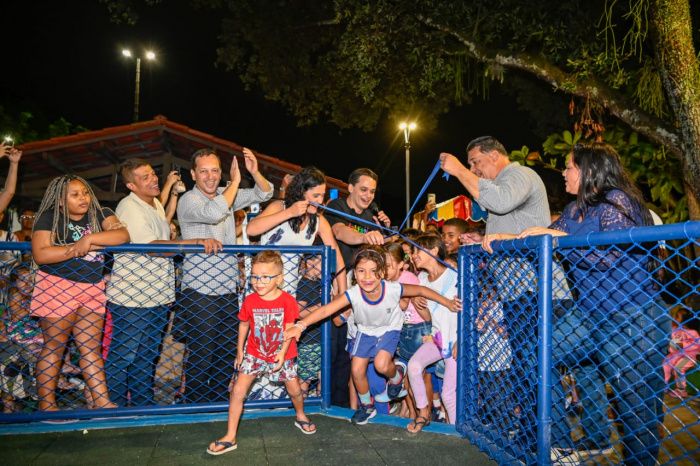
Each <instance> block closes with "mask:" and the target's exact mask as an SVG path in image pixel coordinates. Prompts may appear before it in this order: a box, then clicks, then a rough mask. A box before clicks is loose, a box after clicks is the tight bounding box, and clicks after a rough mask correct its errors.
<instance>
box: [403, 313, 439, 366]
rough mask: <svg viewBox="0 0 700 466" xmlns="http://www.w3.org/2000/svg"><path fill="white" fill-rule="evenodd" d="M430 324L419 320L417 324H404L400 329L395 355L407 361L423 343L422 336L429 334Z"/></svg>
mask: <svg viewBox="0 0 700 466" xmlns="http://www.w3.org/2000/svg"><path fill="white" fill-rule="evenodd" d="M431 329H432V324H431V323H430V322H421V323H419V324H404V325H403V328H402V329H401V339H400V340H399V347H398V349H397V350H396V355H397V356H398V357H399V359H400V360H401V361H403V362H408V361H409V360H410V359H411V356H413V355H414V354H415V353H416V351H418V348H420V347H421V345H422V344H423V337H424V336H426V335H430V331H431Z"/></svg>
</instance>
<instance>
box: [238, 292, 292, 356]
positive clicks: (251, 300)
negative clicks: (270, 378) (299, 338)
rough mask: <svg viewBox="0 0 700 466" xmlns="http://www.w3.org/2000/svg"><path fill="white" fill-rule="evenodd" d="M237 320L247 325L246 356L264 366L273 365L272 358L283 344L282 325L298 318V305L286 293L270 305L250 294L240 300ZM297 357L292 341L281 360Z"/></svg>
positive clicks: (269, 302)
mask: <svg viewBox="0 0 700 466" xmlns="http://www.w3.org/2000/svg"><path fill="white" fill-rule="evenodd" d="M238 318H239V319H240V320H241V322H243V321H248V323H249V324H250V331H249V332H248V344H247V345H246V352H247V353H248V354H251V355H253V356H255V357H256V358H259V359H262V360H264V361H267V362H275V356H276V355H277V353H278V352H279V350H280V348H281V347H282V343H284V335H283V334H282V332H283V331H284V327H285V324H288V323H289V324H293V323H294V322H295V321H296V320H297V319H298V318H299V305H298V304H297V301H296V300H295V299H294V297H293V296H292V295H290V294H289V293H286V292H284V291H283V292H282V294H281V295H280V296H279V297H278V298H277V299H274V300H272V301H265V300H264V299H262V298H261V297H260V296H258V294H257V293H251V294H249V295H248V296H246V298H245V299H244V300H243V306H241V311H240V312H239V313H238ZM296 356H297V342H296V341H294V340H292V342H291V344H290V345H289V348H287V354H286V355H285V356H284V359H285V360H286V359H292V358H295V357H296Z"/></svg>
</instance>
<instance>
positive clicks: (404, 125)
mask: <svg viewBox="0 0 700 466" xmlns="http://www.w3.org/2000/svg"><path fill="white" fill-rule="evenodd" d="M399 129H400V130H401V131H403V141H404V148H405V149H406V215H408V212H409V210H410V208H411V188H410V186H411V131H413V130H414V129H416V123H415V122H413V121H411V122H406V121H403V122H401V124H400V125H399Z"/></svg>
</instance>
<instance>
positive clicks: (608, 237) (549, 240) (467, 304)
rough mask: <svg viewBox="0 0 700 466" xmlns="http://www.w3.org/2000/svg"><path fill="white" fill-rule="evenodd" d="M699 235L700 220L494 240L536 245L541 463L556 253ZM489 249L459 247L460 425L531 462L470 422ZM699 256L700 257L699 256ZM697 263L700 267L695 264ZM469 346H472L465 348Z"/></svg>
mask: <svg viewBox="0 0 700 466" xmlns="http://www.w3.org/2000/svg"><path fill="white" fill-rule="evenodd" d="M698 238H700V222H685V223H678V224H673V225H663V226H655V227H637V228H631V229H628V230H620V231H610V232H601V233H589V234H587V235H579V236H564V237H552V236H550V235H543V236H534V237H528V238H525V239H519V240H511V241H500V242H495V243H494V245H493V249H494V254H495V255H498V254H499V253H503V252H513V251H523V250H536V251H537V252H538V256H537V257H538V261H537V268H536V269H537V270H536V273H537V277H538V280H537V283H538V286H537V293H538V302H539V304H538V306H537V307H538V309H537V315H538V316H537V329H538V342H537V413H536V416H537V420H536V421H537V433H536V438H537V452H536V463H537V464H539V465H549V464H551V463H552V460H551V458H550V446H551V428H552V418H551V413H552V396H551V392H552V390H551V389H548V387H550V386H551V385H552V380H551V369H552V363H553V361H552V308H553V304H552V280H553V277H552V271H553V256H554V253H555V252H556V251H557V249H558V248H589V247H595V246H609V245H618V244H630V243H632V244H639V243H642V242H659V241H672V240H686V241H689V240H690V241H692V240H695V242H696V247H697V244H698V243H697V240H698ZM483 253H484V251H483V250H482V249H481V247H480V246H479V245H471V246H463V247H461V248H460V250H459V258H458V263H459V287H460V289H459V293H460V296H462V299H463V308H462V312H461V313H460V315H459V327H458V340H459V348H458V351H459V354H458V360H457V369H458V371H457V422H456V429H457V431H458V432H459V433H460V434H462V435H463V436H465V437H466V438H468V439H469V441H470V442H472V443H473V444H475V445H476V446H477V447H479V448H480V449H481V450H482V451H484V452H486V453H487V454H488V455H489V457H491V458H492V459H494V460H495V461H497V462H498V463H499V464H507V463H519V464H523V463H527V461H525V462H524V461H523V459H522V458H514V457H513V456H512V455H511V454H510V453H509V452H507V451H506V450H504V449H503V448H501V447H499V446H498V445H496V444H495V443H494V442H493V441H491V440H490V439H489V438H488V437H487V436H486V435H484V434H483V433H482V432H480V431H478V430H476V429H473V428H471V427H470V426H469V423H468V420H469V419H470V418H473V417H475V415H476V413H475V412H474V411H475V409H474V407H475V406H476V399H477V396H478V394H477V379H476V373H477V357H478V355H477V354H473V348H474V347H475V346H476V345H475V344H474V342H473V341H471V338H472V335H473V334H474V325H475V323H474V322H475V316H476V314H475V310H476V309H477V307H478V283H477V280H476V278H475V273H474V272H475V271H476V268H477V267H478V260H477V254H482V255H483ZM696 262H697V259H696ZM693 268H694V269H696V270H697V269H700V267H699V266H698V265H697V264H695V265H694V266H693ZM691 285H692V286H693V287H694V288H693V292H694V293H700V285H699V284H698V283H695V284H691ZM464 348H467V350H466V351H465V350H464Z"/></svg>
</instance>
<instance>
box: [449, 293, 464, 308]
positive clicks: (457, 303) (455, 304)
mask: <svg viewBox="0 0 700 466" xmlns="http://www.w3.org/2000/svg"><path fill="white" fill-rule="evenodd" d="M447 307H448V309H449V310H450V311H452V312H459V311H461V310H462V300H461V299H459V296H455V297H454V298H452V299H451V300H450V305H449V306H447Z"/></svg>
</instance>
